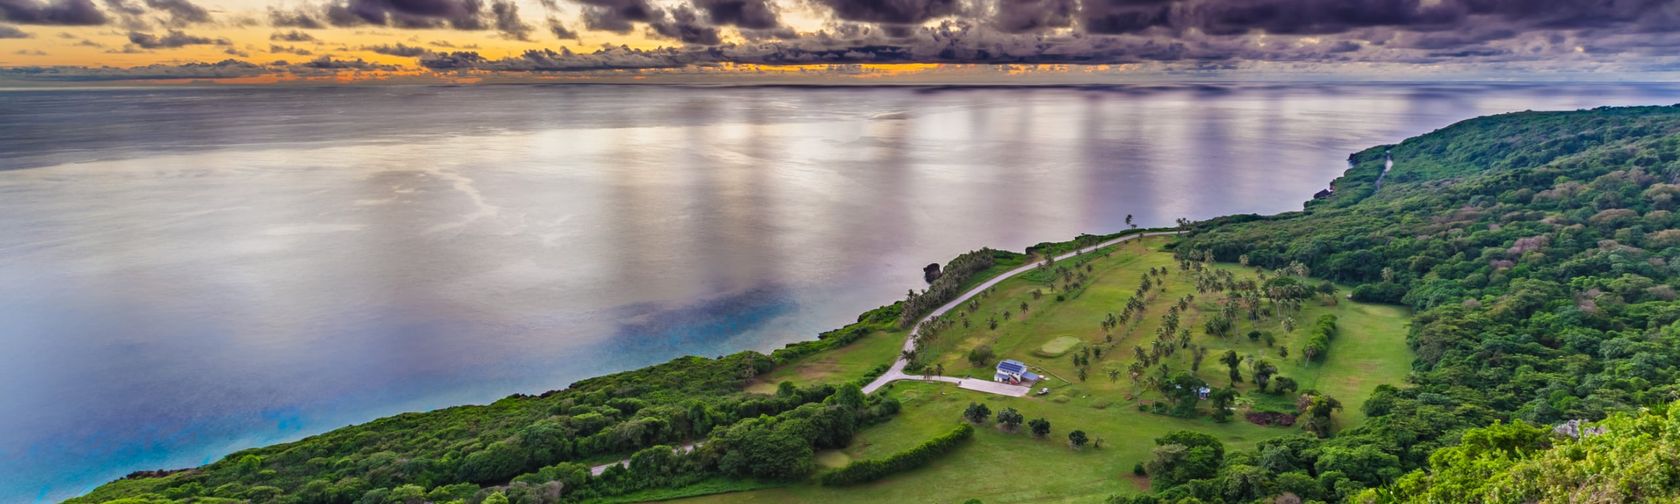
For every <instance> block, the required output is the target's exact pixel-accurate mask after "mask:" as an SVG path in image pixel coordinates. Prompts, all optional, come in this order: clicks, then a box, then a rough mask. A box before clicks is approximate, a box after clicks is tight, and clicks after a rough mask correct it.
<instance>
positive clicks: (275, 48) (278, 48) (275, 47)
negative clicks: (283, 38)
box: [268, 44, 315, 56]
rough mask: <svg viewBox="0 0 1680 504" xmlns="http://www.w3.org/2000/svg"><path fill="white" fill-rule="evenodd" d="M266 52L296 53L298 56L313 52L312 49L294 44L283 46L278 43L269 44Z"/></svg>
mask: <svg viewBox="0 0 1680 504" xmlns="http://www.w3.org/2000/svg"><path fill="white" fill-rule="evenodd" d="M268 52H269V53H270V54H296V55H298V56H311V55H314V54H315V53H314V52H313V51H310V50H308V49H304V48H301V47H295V46H283V45H280V44H269V45H268Z"/></svg>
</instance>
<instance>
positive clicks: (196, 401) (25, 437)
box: [0, 83, 1680, 502]
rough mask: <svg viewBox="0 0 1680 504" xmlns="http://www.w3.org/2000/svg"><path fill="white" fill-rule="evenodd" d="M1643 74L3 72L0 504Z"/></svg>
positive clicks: (644, 358) (668, 353) (862, 284)
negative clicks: (633, 78) (485, 80)
mask: <svg viewBox="0 0 1680 504" xmlns="http://www.w3.org/2000/svg"><path fill="white" fill-rule="evenodd" d="M1674 102H1680V87H1674V86H1667V85H1559V84H1510V83H1504V84H1484V85H1447V84H1274V85H1264V86H1253V85H1250V86H1237V85H1222V84H1199V85H1151V86H1114V87H1086V88H1018V89H1010V88H984V89H960V88H679V87H654V86H636V87H607V86H485V87H390V88H324V89H291V88H286V89H231V90H230V89H171V90H99V91H16V92H0V236H4V237H5V239H4V240H3V241H0V286H4V288H0V433H4V434H3V435H0V474H4V475H6V476H5V477H4V478H0V502H29V501H38V500H57V499H61V498H64V497H68V496H71V495H74V494H76V493H80V492H83V491H85V490H87V489H88V488H91V487H92V486H93V485H97V484H98V483H100V482H103V481H107V480H109V479H112V478H115V477H118V476H121V475H122V474H125V473H127V472H129V471H134V470H140V469H155V468H171V467H182V466H190V465H197V464H201V463H205V462H208V461H210V460H214V459H215V458H217V457H220V456H222V455H224V454H226V453H228V452H230V451H233V450H236V449H239V448H242V447H247V446H252V445H256V444H265V443H272V442H278V441H284V440H288V439H295V438H298V437H301V436H304V435H308V434H311V433H316V432H321V431H324V430H327V429H331V428H333V427H337V426H342V425H346V424H349V423H356V422H362V421H366V420H370V419H372V418H376V417H378V416H382V415H388V414H393V413H397V412H401V411H408V410H418V409H428V408H436V407H442V406H447V405H452V404H459V403H469V402H487V401H490V400H493V399H495V398H498V397H501V396H504V395H507V394H510V393H514V392H540V391H542V390H547V389H552V388H559V387H563V386H565V385H566V384H567V383H570V382H571V381H574V380H576V379H579V378H584V377H587V376H592V375H597V374H601V373H606V372H611V371H615V370H622V369H627V368H632V367H637V366H642V365H646V364H651V363H655V362H660V361H664V360H667V359H670V358H672V357H675V356H679V355H684V354H699V355H718V354H723V353H729V352H733V351H738V350H742V349H757V350H769V349H772V348H775V347H778V346H780V345H782V344H785V343H787V342H791V341H795V340H800V339H807V338H811V337H813V336H814V334H815V333H816V332H818V331H820V330H824V329H829V328H833V327H837V326H839V325H841V324H843V323H845V322H847V321H849V320H851V319H852V317H854V316H855V315H856V314H857V313H859V312H861V311H862V310H864V309H867V308H870V307H873V306H876V305H880V304H883V303H886V302H890V301H892V300H893V299H895V298H896V297H898V296H900V295H902V294H903V292H904V291H905V290H906V289H909V288H913V287H919V286H920V282H921V266H922V265H924V264H927V263H929V262H934V261H943V260H945V259H948V258H950V257H952V256H954V255H955V254H957V253H960V252H962V251H964V250H969V249H973V248H977V247H981V246H987V245H991V246H1002V247H1009V248H1013V249H1020V248H1023V247H1025V246H1027V245H1030V244H1032V243H1036V242H1039V241H1044V240H1052V239H1064V238H1068V237H1071V236H1073V235H1075V234H1077V233H1080V232H1105V231H1113V230H1117V229H1120V228H1121V227H1122V226H1123V221H1124V218H1125V216H1126V215H1127V214H1135V215H1136V216H1137V219H1138V221H1139V222H1140V224H1142V225H1146V226H1147V225H1159V224H1169V223H1171V222H1172V221H1173V220H1174V219H1175V218H1178V217H1190V218H1205V217H1212V216H1217V215H1223V214H1229V213H1238V212H1263V213H1269V212H1278V211H1285V210H1291V209H1296V208H1299V205H1300V203H1301V201H1303V200H1305V199H1307V198H1308V197H1310V195H1311V194H1312V193H1313V192H1314V191H1317V190H1318V189H1320V188H1322V187H1324V185H1325V184H1326V182H1328V181H1329V180H1330V179H1331V178H1333V177H1334V176H1335V175H1336V174H1338V173H1339V172H1340V171H1341V170H1343V169H1344V168H1345V164H1344V160H1345V158H1346V156H1347V154H1348V153H1350V152H1352V151H1355V150H1358V149H1362V148H1364V147H1368V146H1371V145H1375V144H1381V143H1388V142H1394V141H1398V140H1400V139H1402V138H1405V137H1408V136H1412V135H1416V134H1419V133H1423V132H1426V131H1429V130H1432V129H1435V128H1437V127H1440V126H1444V125H1446V124H1448V123H1451V122H1453V121H1456V120H1459V119H1464V118H1468V117H1472V116H1476V115H1482V114H1487V113H1496V112H1506V111H1515V110H1523V109H1537V110H1539V109H1573V108H1579V107H1588V106H1598V105H1614V104H1670V103H1674Z"/></svg>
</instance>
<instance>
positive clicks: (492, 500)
mask: <svg viewBox="0 0 1680 504" xmlns="http://www.w3.org/2000/svg"><path fill="white" fill-rule="evenodd" d="M483 504H508V498H507V494H504V493H501V492H496V493H492V494H490V496H489V497H485V498H484V503H483Z"/></svg>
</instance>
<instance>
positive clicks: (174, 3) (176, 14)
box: [146, 0, 210, 26]
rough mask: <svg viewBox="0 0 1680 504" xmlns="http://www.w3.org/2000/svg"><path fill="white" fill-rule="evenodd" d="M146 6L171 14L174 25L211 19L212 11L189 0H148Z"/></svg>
mask: <svg viewBox="0 0 1680 504" xmlns="http://www.w3.org/2000/svg"><path fill="white" fill-rule="evenodd" d="M146 6H148V7H151V8H153V9H156V10H160V11H163V12H165V13H168V14H169V23H170V25H172V26H184V25H188V24H194V23H207V22H209V21H210V11H207V10H204V8H203V7H199V6H198V5H195V4H193V3H192V2H191V1H189V0H146Z"/></svg>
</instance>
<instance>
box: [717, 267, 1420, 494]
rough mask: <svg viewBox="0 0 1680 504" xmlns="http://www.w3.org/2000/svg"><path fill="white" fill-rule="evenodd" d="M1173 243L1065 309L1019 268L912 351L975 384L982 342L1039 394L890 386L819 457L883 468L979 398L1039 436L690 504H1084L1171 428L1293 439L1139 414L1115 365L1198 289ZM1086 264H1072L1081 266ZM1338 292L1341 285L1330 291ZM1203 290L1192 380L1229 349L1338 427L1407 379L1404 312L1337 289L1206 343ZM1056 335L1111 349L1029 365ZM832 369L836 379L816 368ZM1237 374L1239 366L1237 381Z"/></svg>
mask: <svg viewBox="0 0 1680 504" xmlns="http://www.w3.org/2000/svg"><path fill="white" fill-rule="evenodd" d="M1170 239H1171V238H1153V239H1148V240H1143V243H1131V244H1125V245H1122V246H1120V247H1118V248H1117V249H1115V250H1114V251H1113V252H1112V253H1111V254H1109V255H1108V256H1106V257H1104V256H1099V255H1091V256H1089V257H1088V258H1087V259H1088V260H1089V261H1090V263H1089V264H1090V266H1091V271H1090V273H1088V275H1089V276H1090V280H1088V281H1087V282H1086V284H1087V285H1086V287H1084V288H1083V289H1081V290H1079V291H1078V292H1074V293H1060V294H1063V295H1064V296H1068V297H1067V299H1066V300H1064V301H1060V302H1058V301H1055V294H1057V293H1052V292H1049V291H1047V290H1045V289H1046V286H1047V283H1046V282H1047V277H1048V275H1043V274H1038V273H1030V274H1026V275H1022V276H1020V277H1016V278H1013V279H1010V280H1006V281H1004V282H1002V283H1000V284H999V285H998V286H997V287H996V289H995V291H994V292H993V293H991V294H989V295H986V296H984V297H982V298H980V299H981V302H980V304H979V308H978V309H976V310H973V311H971V312H968V317H970V324H969V327H967V328H964V327H962V326H961V325H960V324H959V325H956V326H954V327H953V328H951V329H948V330H946V331H944V332H943V333H942V334H940V335H939V336H938V337H937V338H936V339H934V340H931V341H926V342H925V343H924V346H923V352H924V353H925V354H926V357H924V358H925V359H927V362H929V363H939V364H943V365H944V367H945V373H946V374H948V375H958V376H962V375H967V376H973V377H990V376H991V367H990V366H989V365H987V366H980V367H974V366H971V365H970V364H969V363H968V361H967V358H966V355H967V352H968V350H969V349H971V348H974V347H975V346H976V345H980V344H987V345H991V346H992V347H993V349H994V352H996V354H997V359H1003V358H1013V359H1019V360H1022V361H1024V362H1027V363H1028V364H1029V365H1031V366H1033V367H1034V368H1035V370H1038V371H1039V372H1041V373H1043V374H1045V375H1046V376H1048V377H1049V378H1048V379H1047V380H1046V381H1045V382H1043V385H1044V386H1048V387H1050V388H1051V389H1052V392H1051V393H1050V394H1049V395H1047V396H1029V397H1023V398H1008V397H1001V396H994V395H988V394H982V393H979V392H971V391H966V390H961V389H958V388H956V387H952V386H950V385H945V384H929V383H916V382H900V383H897V384H894V385H892V386H890V387H888V389H887V392H886V393H889V394H892V395H893V396H894V397H897V398H899V400H900V401H902V402H903V404H904V410H903V412H902V413H900V415H899V416H898V417H897V418H894V419H893V420H891V421H888V422H887V423H885V424H882V425H878V426H875V427H871V428H869V429H866V430H864V431H863V432H860V433H859V434H858V436H857V437H856V439H854V441H853V442H852V444H851V445H850V446H848V447H847V448H846V449H845V450H841V451H835V452H830V453H826V454H824V456H823V457H821V458H822V459H823V460H824V466H825V467H835V466H838V465H839V464H841V463H842V462H843V461H845V460H863V459H871V458H880V457H885V456H887V455H889V454H892V453H894V452H898V451H902V450H904V449H907V448H909V447H912V446H915V445H917V444H919V443H921V442H922V441H924V440H926V439H929V438H932V437H934V436H937V435H939V434H941V433H944V432H946V431H948V430H949V429H950V427H951V425H952V424H953V423H955V422H958V421H960V419H961V412H962V410H963V408H964V407H966V406H967V405H968V404H969V402H975V401H978V402H984V403H986V404H988V405H989V406H990V407H991V409H992V410H993V411H998V410H1001V409H1003V408H1004V407H1014V408H1016V409H1018V410H1020V411H1022V413H1023V414H1025V415H1026V417H1027V418H1029V419H1031V418H1036V417H1043V418H1045V419H1047V420H1049V421H1050V422H1051V424H1052V426H1053V432H1052V434H1051V436H1050V437H1049V439H1042V440H1041V439H1034V438H1033V437H1032V436H1031V435H1029V434H1026V433H1024V432H1022V433H1005V432H1001V431H998V430H997V429H995V428H991V427H987V428H982V429H980V430H979V431H978V432H977V433H976V436H975V438H974V439H973V440H972V441H971V442H970V443H969V444H968V445H966V446H964V447H962V448H958V449H957V450H956V451H955V452H953V453H952V454H950V455H947V456H946V457H944V458H943V459H941V460H939V461H937V462H935V463H934V464H932V465H930V466H928V467H925V468H922V469H919V470H916V471H912V472H909V473H906V474H902V475H895V476H893V477H890V478H887V479H885V480H882V481H878V482H875V483H871V484H866V485H858V486H851V487H846V488H844V489H831V488H825V487H821V486H817V485H815V484H814V483H804V484H796V485H789V486H786V487H781V488H773V489H766V490H758V491H752V492H743V493H732V494H726V495H717V496H711V497H702V498H699V499H696V500H695V502H712V501H717V502H725V501H727V502H796V501H798V502H813V501H832V502H883V501H886V502H962V501H964V500H966V499H969V498H979V499H981V500H983V501H985V502H986V503H988V504H995V503H1006V502H1063V501H1077V502H1090V501H1093V500H1098V499H1101V498H1103V497H1106V496H1108V495H1112V494H1116V493H1132V492H1138V491H1140V490H1141V489H1143V488H1145V486H1146V485H1147V482H1145V481H1143V480H1141V479H1137V478H1133V477H1132V476H1131V469H1132V466H1133V464H1136V463H1138V462H1141V461H1143V460H1144V459H1145V458H1146V457H1147V456H1148V454H1149V451H1150V450H1151V449H1152V448H1153V446H1154V444H1153V439H1154V438H1156V437H1158V436H1161V435H1163V434H1166V433H1167V432H1170V431H1173V430H1186V429H1187V430H1197V431H1201V432H1206V433H1209V434H1212V435H1215V436H1217V437H1219V438H1220V439H1222V440H1224V442H1225V443H1226V445H1227V446H1228V447H1229V448H1231V449H1233V450H1241V449H1244V448H1248V447H1251V446H1253V445H1254V444H1255V443H1257V442H1259V441H1261V440H1264V439H1267V438H1271V437H1277V436H1285V435H1292V434H1297V433H1300V432H1301V431H1300V430H1299V429H1298V428H1288V427H1263V426H1258V425H1254V424H1251V423H1249V422H1246V421H1243V420H1242V417H1241V416H1240V415H1239V416H1238V417H1236V418H1235V419H1233V420H1232V421H1231V422H1229V423H1224V424H1220V423H1215V422H1213V421H1212V420H1210V419H1208V418H1207V417H1206V416H1205V415H1204V416H1202V417H1199V418H1190V419H1186V418H1175V417H1170V416H1163V415H1156V414H1151V413H1145V412H1141V411H1139V410H1138V404H1139V403H1140V402H1143V401H1154V400H1160V399H1161V397H1160V395H1159V394H1158V393H1157V392H1154V391H1145V390H1142V387H1140V386H1138V385H1135V384H1133V383H1132V381H1131V380H1130V379H1128V378H1127V377H1126V376H1124V370H1125V369H1126V367H1127V365H1128V364H1130V363H1131V362H1132V361H1133V360H1134V359H1135V357H1134V356H1133V351H1132V346H1133V345H1137V344H1147V343H1148V342H1149V341H1151V340H1152V339H1154V335H1155V329H1156V326H1157V325H1158V324H1160V319H1161V316H1162V315H1163V314H1164V313H1165V311H1166V309H1167V305H1168V303H1173V302H1176V301H1177V300H1178V299H1179V298H1180V297H1181V296H1183V295H1184V294H1186V293H1192V292H1195V289H1194V287H1193V285H1190V284H1191V282H1190V281H1189V280H1188V278H1189V277H1188V275H1181V274H1180V273H1179V272H1178V267H1177V262H1176V261H1175V260H1174V259H1173V258H1172V256H1171V254H1170V253H1168V252H1165V251H1162V250H1160V247H1161V246H1162V245H1164V244H1166V243H1168V240H1170ZM1082 261H1083V260H1081V262H1080V268H1083V267H1084V265H1083V262H1082ZM1067 263H1068V264H1073V262H1071V261H1070V262H1067ZM1151 267H1167V268H1169V269H1170V270H1171V273H1169V274H1168V276H1167V278H1168V280H1167V284H1168V287H1167V289H1166V291H1165V292H1163V293H1160V294H1156V295H1154V296H1153V297H1152V299H1153V300H1152V301H1151V302H1150V303H1149V308H1148V310H1147V311H1146V313H1147V314H1146V315H1145V316H1144V317H1142V318H1141V319H1140V320H1138V321H1136V322H1134V323H1133V324H1131V325H1130V326H1121V327H1120V328H1118V329H1116V330H1114V331H1113V332H1112V333H1111V334H1105V333H1104V331H1103V330H1102V327H1101V321H1102V320H1103V319H1104V318H1105V317H1106V316H1107V314H1108V313H1109V312H1111V311H1113V312H1119V311H1121V309H1122V307H1123V306H1125V303H1126V301H1127V300H1128V298H1129V297H1130V296H1131V295H1132V294H1133V292H1134V290H1135V289H1136V286H1137V285H1138V282H1139V280H1140V279H1141V278H1142V276H1143V275H1144V274H1145V272H1146V271H1147V270H1148V269H1149V268H1151ZM1217 267H1220V268H1228V269H1230V270H1232V271H1233V272H1236V273H1238V274H1239V275H1246V276H1253V275H1254V273H1253V271H1252V270H1250V269H1248V268H1242V267H1240V266H1238V265H1234V264H1233V265H1218V266H1217ZM1035 289H1037V290H1041V291H1044V292H1043V294H1042V295H1041V297H1040V298H1039V299H1036V300H1035V299H1033V297H1032V291H1033V290H1035ZM1345 292H1346V290H1345V289H1344V290H1343V291H1342V293H1345ZM1215 296H1217V294H1216V293H1208V294H1205V295H1198V297H1197V300H1196V301H1195V302H1193V303H1192V307H1191V308H1190V309H1189V310H1187V311H1186V313H1185V315H1184V317H1183V321H1182V322H1181V324H1180V326H1181V327H1186V328H1190V329H1191V332H1192V334H1193V337H1192V341H1193V342H1194V343H1195V344H1196V345H1203V346H1206V347H1208V348H1209V349H1210V350H1209V352H1208V354H1209V355H1208V357H1207V358H1206V360H1204V361H1203V363H1202V367H1201V370H1200V372H1199V373H1197V375H1198V376H1199V377H1201V378H1202V379H1204V380H1207V381H1208V382H1209V383H1211V384H1213V385H1214V386H1224V385H1227V384H1228V383H1229V379H1228V377H1227V376H1226V369H1225V367H1224V366H1223V365H1222V364H1220V363H1219V362H1218V361H1217V356H1218V355H1219V354H1221V353H1224V351H1225V350H1226V349H1233V350H1236V351H1237V352H1238V354H1240V355H1250V354H1252V355H1255V356H1257V357H1261V358H1264V359H1266V360H1268V361H1270V362H1272V363H1273V364H1275V365H1277V367H1278V368H1279V370H1280V374H1282V375H1285V376H1289V377H1292V378H1294V379H1296V380H1297V381H1299V382H1300V385H1301V388H1302V389H1318V390H1320V391H1322V392H1325V393H1328V394H1330V395H1331V396H1334V397H1336V398H1338V399H1340V400H1341V401H1342V402H1343V403H1344V404H1345V405H1346V408H1345V409H1344V410H1343V411H1342V412H1341V413H1339V414H1338V415H1337V422H1338V425H1339V426H1340V427H1341V428H1347V427H1350V426H1352V425H1355V424H1357V423H1358V422H1359V421H1361V420H1362V415H1361V414H1360V413H1359V409H1360V408H1359V406H1360V405H1361V404H1363V403H1364V400H1365V398H1366V396H1368V395H1369V394H1370V392H1371V390H1372V388H1374V387H1375V386H1377V385H1378V384H1382V383H1391V384H1398V383H1400V382H1401V381H1402V380H1403V379H1404V378H1405V375H1406V373H1407V371H1408V370H1409V363H1410V362H1411V361H1412V354H1411V352H1410V350H1408V349H1407V347H1406V342H1405V332H1406V329H1405V326H1406V321H1407V317H1408V313H1407V312H1406V310H1404V309H1402V308H1398V307H1391V306H1380V305H1368V304H1361V303H1354V302H1351V301H1347V300H1345V299H1339V298H1341V297H1343V296H1342V294H1338V295H1336V296H1324V297H1321V298H1320V299H1317V300H1314V301H1310V302H1308V303H1305V305H1304V307H1303V308H1302V310H1301V312H1299V313H1296V314H1293V315H1292V316H1293V317H1294V319H1295V321H1296V322H1297V323H1296V326H1297V327H1296V328H1295V331H1294V332H1293V333H1290V332H1286V331H1284V330H1283V328H1282V321H1281V318H1277V319H1270V320H1262V321H1259V322H1258V323H1254V322H1250V321H1246V320H1244V321H1243V322H1241V323H1240V324H1239V326H1238V329H1237V331H1236V333H1237V336H1234V337H1230V338H1216V337H1210V336H1207V335H1205V334H1203V330H1202V323H1203V319H1202V318H1201V317H1202V314H1203V312H1204V311H1205V312H1209V313H1211V312H1212V311H1213V310H1217V304H1216V301H1215ZM1204 298H1205V299H1204ZM1022 302H1026V303H1027V304H1028V309H1027V311H1026V316H1024V317H1023V316H1021V311H1020V304H1021V303H1022ZM1006 307H1007V308H1008V309H1009V310H1010V311H1011V312H1013V313H1012V316H1011V318H1010V319H1009V320H1008V321H1004V320H1003V319H1002V318H1001V315H1000V314H1001V312H1002V311H1003V310H1004V309H1005V308H1006ZM959 311H962V310H959ZM1322 313H1334V314H1335V315H1336V316H1337V317H1338V320H1339V323H1338V328H1339V334H1338V336H1337V337H1336V339H1335V340H1334V341H1333V342H1332V343H1331V346H1330V350H1329V352H1328V353H1327V357H1326V359H1325V362H1323V363H1306V362H1303V361H1302V359H1301V358H1300V356H1299V355H1298V354H1299V348H1300V345H1301V342H1302V341H1303V340H1304V339H1305V338H1306V333H1307V327H1309V326H1310V325H1311V323H1312V321H1313V320H1315V319H1316V318H1317V317H1318V316H1319V315H1320V314H1322ZM992 316H997V317H998V319H999V325H998V328H997V329H996V330H993V329H990V328H989V327H988V324H986V323H985V322H986V320H987V319H988V318H990V317H992ZM1254 329H1259V330H1263V331H1271V332H1272V333H1274V335H1275V336H1276V337H1277V340H1276V343H1275V345H1274V346H1271V347H1268V346H1267V345H1266V344H1265V343H1264V342H1263V341H1260V342H1251V341H1249V340H1248V338H1247V337H1246V336H1242V335H1243V334H1246V333H1247V332H1248V331H1250V330H1254ZM902 337H903V334H902V332H894V333H879V334H873V335H870V336H869V337H867V338H865V339H864V340H861V341H859V342H857V343H854V344H853V345H852V346H850V347H848V348H846V349H842V350H841V351H839V352H827V353H824V354H819V355H815V356H811V357H810V358H808V359H807V360H806V361H801V362H799V363H797V364H796V365H794V366H784V368H783V369H778V370H777V371H776V372H774V373H771V374H770V375H768V376H769V377H770V379H769V380H766V381H765V382H764V383H775V382H774V381H771V380H777V379H783V378H785V379H795V380H796V381H798V380H800V379H807V380H818V379H820V380H834V381H840V380H841V379H844V377H845V376H849V375H848V374H847V372H848V371H841V370H857V372H858V373H862V372H865V371H867V370H868V369H870V368H872V367H874V366H877V365H879V364H881V363H886V362H890V361H891V360H892V358H893V355H895V354H896V353H897V348H898V344H899V343H901V342H902ZM1110 337H1112V341H1110ZM1063 338H1073V339H1075V340H1076V341H1075V343H1079V344H1084V345H1087V346H1091V347H1093V348H1104V347H1106V348H1109V350H1108V351H1106V352H1105V353H1104V355H1103V356H1102V357H1101V358H1093V359H1092V360H1093V363H1092V366H1091V369H1092V370H1093V372H1092V373H1091V376H1088V377H1087V379H1086V380H1085V381H1083V382H1081V381H1080V380H1079V379H1078V378H1077V368H1076V367H1075V366H1074V365H1073V362H1072V358H1071V356H1064V357H1060V358H1046V357H1040V356H1037V355H1035V354H1036V353H1037V352H1039V351H1041V350H1042V349H1043V347H1045V346H1046V345H1047V344H1051V343H1053V342H1058V343H1057V345H1062V344H1067V343H1068V341H1067V340H1065V339H1063ZM1051 346H1056V345H1051ZM875 347H879V348H875ZM1278 347H1287V348H1289V349H1290V351H1291V355H1290V356H1289V357H1287V358H1286V357H1282V356H1280V355H1279V354H1278V350H1277V348H1278ZM1070 353H1077V350H1075V351H1074V352H1070ZM868 359H878V360H868ZM994 361H995V360H994ZM1189 361H1190V353H1189V352H1188V351H1179V352H1177V353H1175V354H1174V355H1173V356H1171V357H1168V358H1166V359H1165V360H1164V362H1166V363H1167V364H1168V365H1169V366H1171V367H1172V368H1173V369H1175V370H1178V369H1188V368H1189ZM829 369H832V370H835V371H826V370H829ZM1106 369H1119V370H1122V376H1120V377H1119V378H1118V379H1116V380H1112V381H1111V380H1110V378H1109V377H1108V376H1107V373H1106V372H1104V370H1106ZM1248 374H1249V373H1248V369H1247V368H1246V367H1245V368H1244V377H1245V378H1247V377H1248ZM1239 388H1240V389H1241V390H1243V391H1244V392H1245V394H1244V397H1243V398H1242V400H1241V401H1240V407H1247V406H1248V405H1251V404H1268V405H1273V406H1275V407H1282V406H1283V405H1286V404H1289V405H1292V404H1293V398H1292V397H1288V396H1275V395H1271V394H1261V393H1259V392H1256V391H1254V388H1255V387H1254V385H1253V384H1249V383H1245V384H1240V385H1239ZM1206 409H1207V403H1206V402H1203V403H1202V410H1203V411H1204V412H1205V411H1206ZM1073 429H1081V430H1084V431H1085V432H1086V433H1087V434H1089V435H1090V436H1091V437H1092V438H1093V439H1094V438H1102V439H1103V440H1104V442H1105V444H1106V446H1104V447H1103V448H1101V449H1092V448H1086V449H1085V450H1083V451H1074V450H1072V449H1070V448H1068V446H1067V442H1066V441H1067V433H1068V432H1069V431H1070V430H1073Z"/></svg>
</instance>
